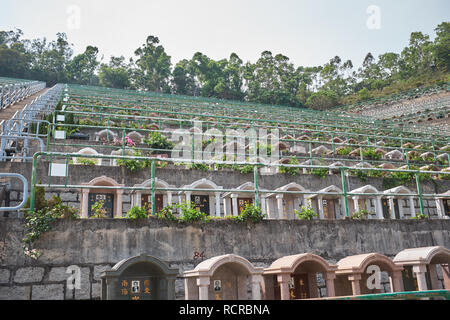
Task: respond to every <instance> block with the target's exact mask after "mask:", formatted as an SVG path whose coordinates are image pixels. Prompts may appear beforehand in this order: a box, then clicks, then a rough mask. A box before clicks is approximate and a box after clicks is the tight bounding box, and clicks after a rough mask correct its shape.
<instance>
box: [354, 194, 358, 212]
mask: <svg viewBox="0 0 450 320" xmlns="http://www.w3.org/2000/svg"><path fill="white" fill-rule="evenodd" d="M358 201H359V196H355V197H353V207H354V208H355V212H357V211H359V202H358Z"/></svg>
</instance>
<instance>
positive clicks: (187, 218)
mask: <svg viewBox="0 0 450 320" xmlns="http://www.w3.org/2000/svg"><path fill="white" fill-rule="evenodd" d="M176 207H177V208H178V209H180V211H181V218H180V219H181V220H182V221H184V222H196V221H203V222H208V221H209V219H208V216H207V215H206V213H204V212H201V211H200V210H198V209H197V208H195V205H194V203H193V202H189V203H186V202H182V203H181V204H177V205H176Z"/></svg>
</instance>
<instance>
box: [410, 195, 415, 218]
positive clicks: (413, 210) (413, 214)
mask: <svg viewBox="0 0 450 320" xmlns="http://www.w3.org/2000/svg"><path fill="white" fill-rule="evenodd" d="M409 212H410V214H411V218H414V217H415V216H416V209H415V208H414V197H409Z"/></svg>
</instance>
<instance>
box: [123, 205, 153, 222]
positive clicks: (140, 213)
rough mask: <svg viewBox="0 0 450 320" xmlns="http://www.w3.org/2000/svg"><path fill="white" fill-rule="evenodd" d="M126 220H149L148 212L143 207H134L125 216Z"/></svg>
mask: <svg viewBox="0 0 450 320" xmlns="http://www.w3.org/2000/svg"><path fill="white" fill-rule="evenodd" d="M125 218H126V219H131V220H134V219H147V218H148V216H147V210H146V209H145V208H143V207H138V206H134V207H132V208H131V209H130V210H129V211H128V212H127V214H126V216H125Z"/></svg>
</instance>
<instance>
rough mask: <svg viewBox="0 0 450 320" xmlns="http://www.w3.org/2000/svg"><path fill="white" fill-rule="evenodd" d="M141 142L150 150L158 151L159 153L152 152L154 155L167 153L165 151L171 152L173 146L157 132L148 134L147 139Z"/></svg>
mask: <svg viewBox="0 0 450 320" xmlns="http://www.w3.org/2000/svg"><path fill="white" fill-rule="evenodd" d="M143 142H144V143H145V144H146V145H148V146H149V147H150V148H152V149H160V151H154V152H153V153H155V154H158V153H161V152H167V151H165V150H172V149H173V147H174V146H175V144H174V143H172V142H171V141H169V140H168V139H167V137H165V136H163V135H162V134H161V133H159V132H157V131H153V132H150V133H149V135H148V137H147V138H144V139H143Z"/></svg>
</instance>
